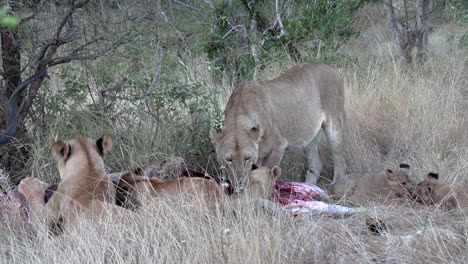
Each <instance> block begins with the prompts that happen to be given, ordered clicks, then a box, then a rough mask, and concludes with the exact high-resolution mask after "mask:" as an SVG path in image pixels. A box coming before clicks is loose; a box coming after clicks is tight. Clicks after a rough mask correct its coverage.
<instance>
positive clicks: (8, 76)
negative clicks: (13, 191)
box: [0, 27, 29, 183]
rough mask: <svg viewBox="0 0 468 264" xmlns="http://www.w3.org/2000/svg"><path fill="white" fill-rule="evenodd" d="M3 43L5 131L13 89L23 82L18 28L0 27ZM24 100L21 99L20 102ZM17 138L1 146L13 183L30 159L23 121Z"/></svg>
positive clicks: (1, 156) (0, 115) (1, 158)
mask: <svg viewBox="0 0 468 264" xmlns="http://www.w3.org/2000/svg"><path fill="white" fill-rule="evenodd" d="M0 39H1V43H2V47H1V50H2V61H3V65H2V70H3V79H4V86H3V89H2V91H1V97H2V100H1V103H2V106H1V109H0V110H1V112H0V121H1V124H0V127H1V131H4V130H5V129H6V127H7V123H6V120H7V118H6V116H7V104H8V100H9V98H10V97H11V95H12V94H13V91H14V90H15V89H16V87H17V86H18V85H19V84H20V83H21V52H20V51H21V48H20V45H19V39H18V29H17V28H7V27H1V28H0ZM21 101H22V100H21V99H20V100H19V102H21ZM15 138H16V140H15V141H14V142H11V143H10V144H7V145H5V146H3V147H1V148H0V161H1V164H2V167H3V169H5V170H6V171H7V172H8V173H9V174H10V179H11V180H12V182H13V183H17V180H18V176H19V175H20V172H21V170H22V169H23V168H24V165H25V164H26V162H27V160H28V159H29V151H28V148H27V147H25V143H26V142H27V138H26V133H25V129H24V126H23V123H22V122H18V127H17V130H16V135H15Z"/></svg>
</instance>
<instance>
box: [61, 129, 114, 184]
mask: <svg viewBox="0 0 468 264" xmlns="http://www.w3.org/2000/svg"><path fill="white" fill-rule="evenodd" d="M111 147H112V138H111V136H109V135H104V136H103V137H101V138H100V139H98V140H96V141H95V140H92V139H90V138H86V137H76V138H74V139H71V140H68V141H64V140H59V141H57V142H55V143H54V144H53V145H52V153H53V155H54V157H55V159H56V160H57V163H58V170H59V173H60V178H62V179H64V178H65V177H67V176H68V175H70V174H77V175H80V174H87V173H89V171H90V170H92V171H93V172H94V173H96V175H101V174H103V173H104V161H103V157H104V156H105V155H106V154H107V152H108V151H109V150H110V149H111Z"/></svg>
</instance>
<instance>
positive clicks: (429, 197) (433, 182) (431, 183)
mask: <svg viewBox="0 0 468 264" xmlns="http://www.w3.org/2000/svg"><path fill="white" fill-rule="evenodd" d="M442 185H445V184H443V183H441V182H439V174H437V173H433V172H430V173H428V174H427V177H426V179H425V180H423V181H422V182H420V183H418V185H417V186H416V189H415V191H414V193H413V198H414V200H415V201H416V202H419V203H423V204H425V205H432V204H435V203H437V202H438V201H437V199H436V197H435V196H436V195H435V194H436V193H437V192H438V191H439V192H440V191H441V190H438V189H441V188H440V187H441V186H442Z"/></svg>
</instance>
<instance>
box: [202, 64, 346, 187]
mask: <svg viewBox="0 0 468 264" xmlns="http://www.w3.org/2000/svg"><path fill="white" fill-rule="evenodd" d="M224 114H225V121H224V128H223V131H222V132H221V133H217V132H215V131H213V130H212V131H211V140H212V141H213V143H214V145H215V147H216V153H217V159H218V162H220V163H221V164H223V165H224V166H225V167H227V168H228V169H229V170H232V172H230V173H229V174H230V177H231V181H233V182H236V183H238V184H241V183H242V182H243V181H244V179H245V175H248V173H249V171H250V168H251V167H252V163H253V164H257V165H258V166H259V167H261V166H263V167H270V168H271V167H273V166H278V165H279V164H280V162H281V159H282V158H283V154H284V150H285V149H286V147H299V148H303V149H304V151H305V153H306V156H307V160H308V163H309V170H308V172H307V175H306V182H307V183H311V184H315V183H316V182H317V179H318V177H319V176H320V171H321V170H322V163H321V161H320V159H319V154H318V149H317V147H318V143H319V141H320V138H319V135H320V133H319V132H320V128H323V130H324V131H325V135H326V137H327V139H328V143H329V145H330V147H331V151H332V153H333V158H334V165H335V168H334V178H333V182H336V181H339V179H340V178H341V177H343V175H344V170H345V161H344V157H343V146H342V141H343V122H344V118H345V111H344V85H343V78H342V76H341V74H340V73H339V72H338V71H336V70H335V69H333V68H332V67H330V66H328V65H325V64H323V63H303V64H299V65H297V66H295V67H294V68H292V69H291V70H290V71H288V72H286V73H285V74H283V75H282V76H280V77H278V78H276V79H274V80H271V81H266V82H260V83H257V82H253V81H251V82H245V83H243V84H241V85H240V86H239V87H237V88H236V89H235V90H234V92H233V93H232V94H231V96H230V97H229V101H228V103H227V106H226V109H225V112H224ZM233 175H236V177H234V176H233Z"/></svg>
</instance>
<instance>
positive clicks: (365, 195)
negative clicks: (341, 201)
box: [335, 163, 414, 202]
mask: <svg viewBox="0 0 468 264" xmlns="http://www.w3.org/2000/svg"><path fill="white" fill-rule="evenodd" d="M409 173H410V166H409V165H408V164H405V163H402V164H400V166H399V168H398V169H396V170H392V169H385V170H384V171H382V172H380V173H378V174H377V175H368V174H367V175H364V176H361V177H359V178H355V179H350V180H348V183H347V185H344V184H342V185H343V186H342V187H341V189H342V190H343V191H342V193H341V194H339V195H335V198H336V196H338V197H342V196H348V197H350V198H351V199H353V200H356V201H358V202H362V201H365V200H369V198H372V197H383V198H387V199H394V198H408V200H409V198H411V194H412V193H413V190H414V183H413V181H412V180H411V178H410V176H409Z"/></svg>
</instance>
